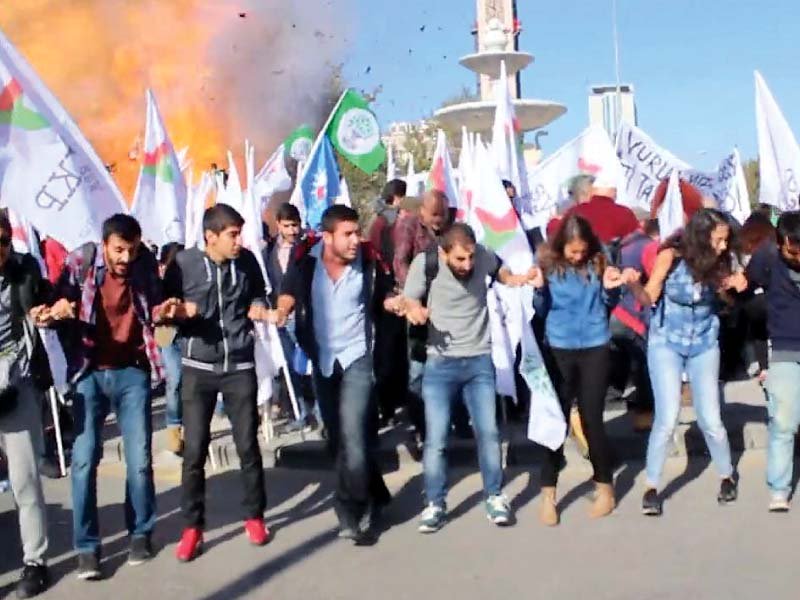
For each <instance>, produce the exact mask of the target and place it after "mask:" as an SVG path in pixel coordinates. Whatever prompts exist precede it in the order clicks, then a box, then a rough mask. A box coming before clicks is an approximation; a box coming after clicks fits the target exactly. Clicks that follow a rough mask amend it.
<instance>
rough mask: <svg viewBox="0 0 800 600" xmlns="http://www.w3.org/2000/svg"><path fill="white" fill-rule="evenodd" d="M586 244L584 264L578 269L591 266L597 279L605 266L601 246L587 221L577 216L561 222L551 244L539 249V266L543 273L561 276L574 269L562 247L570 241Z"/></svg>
mask: <svg viewBox="0 0 800 600" xmlns="http://www.w3.org/2000/svg"><path fill="white" fill-rule="evenodd" d="M575 240H580V241H582V242H586V245H587V252H586V262H585V263H584V264H583V265H578V266H579V267H584V266H587V265H589V264H591V265H592V266H593V267H594V269H595V271H596V272H597V275H598V277H602V276H603V271H605V268H606V266H607V261H606V256H605V254H604V253H603V245H602V244H601V243H600V240H599V239H598V237H597V235H596V234H595V232H594V231H593V230H592V226H591V225H590V224H589V221H587V220H586V219H584V218H583V217H581V216H579V215H569V216H568V217H566V218H565V219H564V221H562V223H561V225H560V226H559V228H558V231H557V232H556V235H555V237H554V238H553V240H552V241H551V242H548V243H546V244H543V245H542V247H541V248H540V249H539V255H540V259H539V264H540V266H541V267H542V269H543V270H544V271H545V273H553V272H555V273H557V274H559V275H563V274H564V272H565V271H566V270H567V269H568V268H574V265H571V264H570V263H569V262H567V259H566V258H565V257H564V247H565V246H566V245H567V244H569V243H570V242H572V241H575Z"/></svg>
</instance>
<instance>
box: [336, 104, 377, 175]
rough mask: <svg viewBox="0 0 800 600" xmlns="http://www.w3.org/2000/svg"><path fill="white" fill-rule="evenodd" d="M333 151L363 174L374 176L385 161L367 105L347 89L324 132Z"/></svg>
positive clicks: (373, 117)
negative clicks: (331, 144) (333, 148)
mask: <svg viewBox="0 0 800 600" xmlns="http://www.w3.org/2000/svg"><path fill="white" fill-rule="evenodd" d="M327 134H328V136H329V137H330V139H331V142H332V143H333V145H334V147H335V148H336V151H337V152H339V154H341V155H342V156H343V157H344V158H346V159H347V160H349V161H350V162H351V163H353V164H354V165H355V166H356V167H358V168H359V169H361V170H362V171H364V172H365V173H373V172H375V171H376V170H377V169H378V167H380V166H381V165H382V164H383V162H384V161H385V160H386V149H385V148H384V147H383V142H381V132H380V128H379V127H378V120H377V119H376V118H375V115H374V114H373V112H372V111H371V110H370V109H369V103H368V102H367V101H366V100H365V99H364V98H363V97H362V96H361V95H360V94H358V93H356V92H354V91H353V90H347V91H346V92H345V93H344V95H343V96H342V99H341V101H340V102H339V106H338V108H337V109H336V112H335V113H334V115H333V119H332V120H331V124H330V126H329V127H328V131H327Z"/></svg>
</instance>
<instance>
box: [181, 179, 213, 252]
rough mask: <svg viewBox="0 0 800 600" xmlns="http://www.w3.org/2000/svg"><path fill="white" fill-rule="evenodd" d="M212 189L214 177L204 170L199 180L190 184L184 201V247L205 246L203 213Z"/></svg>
mask: <svg viewBox="0 0 800 600" xmlns="http://www.w3.org/2000/svg"><path fill="white" fill-rule="evenodd" d="M213 189H214V178H213V177H212V175H211V173H210V172H208V171H206V172H205V173H203V174H202V176H201V177H200V182H199V183H198V184H197V185H196V186H192V188H191V193H190V194H189V197H188V198H187V201H186V247H187V248H194V247H195V246H197V247H198V248H200V249H203V248H205V239H204V238H203V215H204V214H205V212H206V200H207V199H208V195H209V194H210V193H211V190H213Z"/></svg>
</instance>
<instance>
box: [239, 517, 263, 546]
mask: <svg viewBox="0 0 800 600" xmlns="http://www.w3.org/2000/svg"><path fill="white" fill-rule="evenodd" d="M244 530H245V531H246V532H247V539H249V540H250V543H251V544H253V545H254V546H263V545H264V544H266V543H267V542H268V541H269V530H268V529H267V528H266V527H265V526H264V519H247V520H246V521H245V522H244Z"/></svg>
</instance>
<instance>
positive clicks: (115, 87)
mask: <svg viewBox="0 0 800 600" xmlns="http://www.w3.org/2000/svg"><path fill="white" fill-rule="evenodd" d="M342 2H344V3H348V2H349V0H340V1H339V2H338V4H342ZM8 4H9V6H4V8H3V10H2V11H0V27H2V28H3V30H4V31H5V33H6V34H7V35H8V36H9V38H10V39H11V40H12V42H14V43H15V44H16V46H17V47H18V48H19V50H20V52H22V54H23V55H24V56H25V57H26V59H27V60H28V61H29V62H30V63H31V64H32V66H33V68H34V69H36V71H37V72H38V74H39V76H40V77H41V78H42V79H43V80H44V82H45V83H46V84H47V85H48V86H49V87H50V89H51V90H52V91H53V92H54V93H55V94H56V96H57V97H58V98H59V100H60V101H61V102H62V103H63V104H64V106H65V108H66V109H67V111H69V113H70V114H71V115H72V116H73V118H75V120H76V121H77V122H78V125H79V126H80V127H81V129H82V130H83V132H84V134H85V135H86V136H87V138H88V139H89V141H90V142H92V144H93V145H94V147H95V149H96V150H97V152H98V154H99V155H100V157H101V158H102V159H103V161H104V162H105V163H107V164H110V165H114V167H113V175H114V178H115V179H116V181H117V183H118V184H119V185H120V189H121V190H122V193H123V195H124V196H125V197H126V198H128V200H129V201H130V199H131V198H132V196H133V191H134V188H135V185H136V178H137V176H138V173H139V167H140V161H141V159H142V155H143V153H142V152H141V149H140V148H139V147H138V146H139V144H140V141H141V139H143V124H144V116H145V98H144V90H145V89H146V88H147V87H150V88H152V89H153V92H154V94H155V95H156V97H157V98H158V102H159V105H160V108H161V111H162V113H163V116H164V119H165V121H166V126H167V130H168V133H169V135H170V137H171V139H172V142H173V145H174V147H175V148H176V150H177V149H180V148H182V147H184V146H189V156H190V158H191V159H192V161H193V164H194V167H195V168H196V169H207V168H208V167H209V165H210V164H211V163H217V164H219V165H220V166H225V165H226V163H227V161H226V159H225V151H226V150H227V149H233V150H238V149H239V147H240V145H241V144H242V142H243V140H244V138H245V137H249V138H250V139H251V141H253V142H254V143H255V144H256V145H257V147H258V148H259V150H260V151H261V152H262V153H264V154H266V153H267V152H268V151H270V150H272V149H273V148H274V146H276V145H277V144H278V143H280V141H281V140H282V139H283V137H284V136H285V135H286V134H287V133H288V132H289V131H290V130H291V128H292V127H294V126H296V125H298V124H299V123H300V122H301V121H311V122H317V121H318V120H319V118H320V116H321V115H320V114H319V112H320V108H321V107H322V106H324V105H325V100H326V99H325V98H323V97H322V96H324V92H325V91H326V89H327V87H328V85H329V79H330V74H331V68H330V65H331V64H334V61H335V59H336V58H337V57H338V56H339V54H340V53H341V52H342V50H343V47H344V44H343V40H344V37H343V36H337V35H332V34H331V35H326V36H325V37H324V38H321V37H320V36H319V35H318V34H319V27H325V26H326V25H327V27H328V28H331V27H333V25H332V23H334V22H342V23H344V22H346V21H345V19H344V17H342V16H341V12H340V11H341V7H338V9H339V12H337V7H335V6H333V4H337V2H333V3H329V4H327V5H325V7H321V8H320V9H317V8H315V9H314V11H308V10H302V9H300V8H298V7H297V5H305V4H306V3H305V2H295V1H294V0H260V1H259V0H238V1H233V0H214V1H213V2H212V1H205V0H169V1H168V2H165V1H164V0H136V1H135V2H131V1H129V0H70V1H69V2H64V1H63V0H26V1H25V2H14V3H8ZM320 4H322V3H320ZM307 8H308V7H307V6H306V9H307ZM307 13H311V14H307ZM295 17H296V18H295ZM305 36H308V37H309V39H310V41H305V40H304V39H303V38H305ZM338 38H341V39H338ZM314 43H316V44H317V46H316V48H309V45H311V46H313V45H314ZM312 50H313V51H314V52H315V53H314V54H312V53H311V51H312ZM287 70H288V71H289V72H292V75H293V77H292V78H291V80H288V79H287V78H286V77H282V76H283V75H285V74H286V72H287ZM298 80H299V81H298ZM316 95H319V96H320V98H316Z"/></svg>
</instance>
